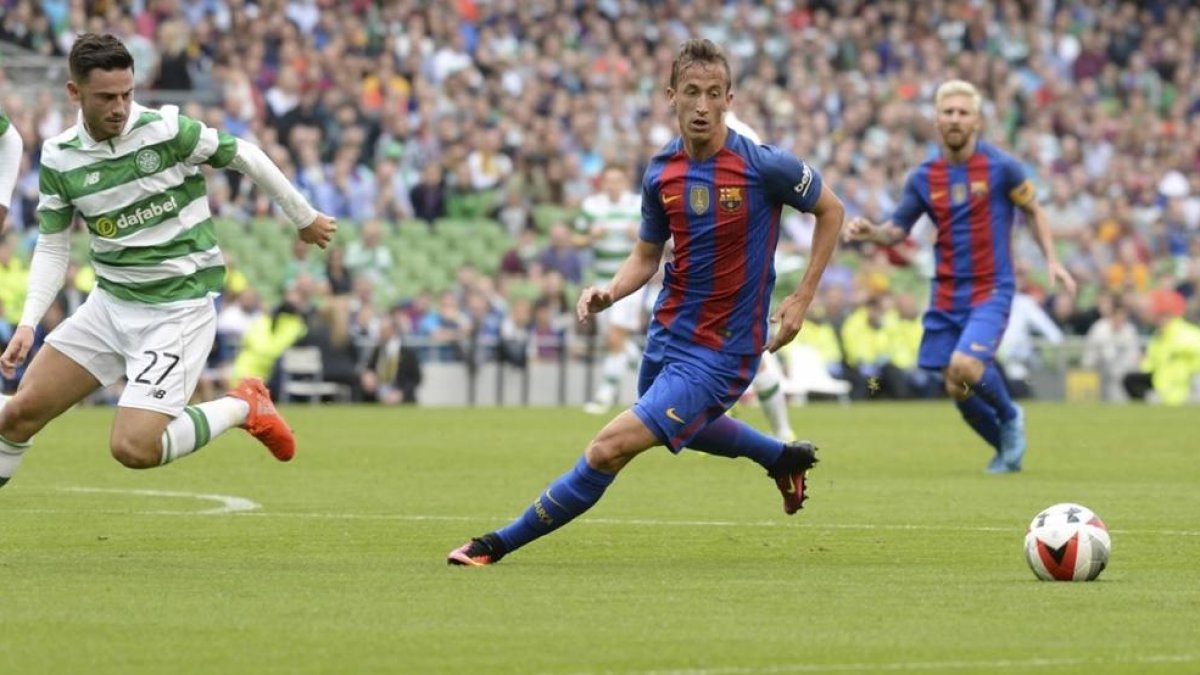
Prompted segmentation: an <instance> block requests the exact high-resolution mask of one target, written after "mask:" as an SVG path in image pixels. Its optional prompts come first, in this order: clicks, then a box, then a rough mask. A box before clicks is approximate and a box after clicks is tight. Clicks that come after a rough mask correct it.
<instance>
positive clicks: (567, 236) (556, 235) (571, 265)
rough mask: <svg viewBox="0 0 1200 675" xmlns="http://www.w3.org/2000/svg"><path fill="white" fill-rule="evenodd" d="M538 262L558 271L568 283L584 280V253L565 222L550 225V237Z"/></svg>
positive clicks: (547, 269)
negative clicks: (576, 244) (580, 250)
mask: <svg viewBox="0 0 1200 675" xmlns="http://www.w3.org/2000/svg"><path fill="white" fill-rule="evenodd" d="M538 262H540V263H541V264H542V267H543V268H545V269H546V271H549V272H558V273H559V274H561V275H562V277H563V279H565V280H566V281H567V282H568V283H571V284H579V283H582V282H583V254H582V253H580V252H579V249H578V248H576V247H575V242H574V240H573V238H572V237H571V230H570V228H568V227H567V225H566V224H565V223H561V222H560V223H554V224H553V225H551V226H550V239H549V242H547V244H546V248H544V249H542V253H541V255H539V256H538Z"/></svg>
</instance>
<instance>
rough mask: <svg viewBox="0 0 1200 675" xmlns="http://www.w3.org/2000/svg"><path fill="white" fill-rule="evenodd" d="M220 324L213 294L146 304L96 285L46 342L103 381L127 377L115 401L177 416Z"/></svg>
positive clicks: (201, 370)
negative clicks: (198, 298) (194, 299)
mask: <svg viewBox="0 0 1200 675" xmlns="http://www.w3.org/2000/svg"><path fill="white" fill-rule="evenodd" d="M216 329H217V312H216V310H215V309H214V308H213V303H212V300H208V299H205V300H204V301H203V302H202V303H192V302H189V303H186V304H181V303H173V304H170V305H147V304H143V303H137V302H126V301H124V300H120V299H118V298H115V297H113V296H111V295H109V294H108V293H105V292H104V291H102V290H100V289H98V288H97V289H96V290H94V291H92V293H91V295H89V296H88V299H87V302H84V303H83V304H82V305H80V307H79V309H78V310H76V311H75V313H74V314H72V315H71V316H70V317H68V318H67V319H66V320H65V321H63V322H62V323H61V324H59V325H58V327H57V328H55V329H54V330H53V331H51V333H50V335H48V336H46V342H48V343H49V344H51V345H53V346H54V348H55V349H57V350H58V351H60V352H62V353H63V354H64V355H66V356H67V358H69V359H71V360H72V361H74V362H75V363H78V364H79V365H81V366H83V368H84V369H86V370H87V371H88V372H89V373H91V374H92V376H93V377H95V378H96V379H97V380H99V381H100V384H101V385H103V386H105V387H107V386H109V385H111V384H114V383H115V382H117V381H118V380H120V379H121V377H125V378H127V379H128V382H127V383H126V385H125V391H124V392H123V393H122V394H121V400H120V401H118V402H117V405H120V406H124V407H126V408H144V409H146V410H155V411H158V412H161V413H164V414H166V415H170V416H171V417H177V416H179V415H180V414H182V413H183V409H184V408H185V407H186V406H187V404H188V401H190V400H191V398H192V393H193V392H194V391H195V390H196V385H197V383H199V381H200V375H201V374H202V373H203V372H204V365H205V362H206V361H207V360H208V353H209V352H210V351H211V350H212V345H213V338H214V337H215V335H216Z"/></svg>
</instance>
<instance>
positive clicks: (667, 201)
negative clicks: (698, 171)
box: [663, 195, 683, 204]
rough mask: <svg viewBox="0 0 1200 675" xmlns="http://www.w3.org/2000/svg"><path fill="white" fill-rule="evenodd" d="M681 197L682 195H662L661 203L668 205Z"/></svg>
mask: <svg viewBox="0 0 1200 675" xmlns="http://www.w3.org/2000/svg"><path fill="white" fill-rule="evenodd" d="M682 196H683V195H663V203H664V204H670V203H671V202H673V201H675V200H676V199H679V198H680V197H682Z"/></svg>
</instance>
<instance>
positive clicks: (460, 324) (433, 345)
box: [417, 291, 471, 361]
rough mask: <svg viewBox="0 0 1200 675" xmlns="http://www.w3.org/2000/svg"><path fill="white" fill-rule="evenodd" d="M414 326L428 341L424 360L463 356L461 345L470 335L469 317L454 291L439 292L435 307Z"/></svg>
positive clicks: (452, 358) (449, 358)
mask: <svg viewBox="0 0 1200 675" xmlns="http://www.w3.org/2000/svg"><path fill="white" fill-rule="evenodd" d="M417 329H418V331H419V333H420V334H421V336H422V337H424V338H425V341H426V344H427V347H426V349H425V356H424V358H425V360H429V361H462V360H463V356H464V354H463V345H464V344H465V343H466V340H467V338H468V337H469V336H470V330H471V321H470V319H469V318H468V317H467V315H466V314H465V313H463V311H462V308H461V307H460V306H459V304H458V298H457V297H455V295H454V293H452V292H450V291H446V292H444V293H442V294H441V296H439V298H438V304H437V308H436V309H434V310H432V311H430V312H429V313H427V314H426V315H425V317H424V318H423V319H422V320H421V323H420V325H419V326H418V327H417Z"/></svg>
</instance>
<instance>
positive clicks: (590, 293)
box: [575, 286, 613, 321]
mask: <svg viewBox="0 0 1200 675" xmlns="http://www.w3.org/2000/svg"><path fill="white" fill-rule="evenodd" d="M612 304H613V297H612V293H609V292H608V289H606V288H600V287H599V286H588V287H587V288H585V289H583V292H582V293H580V294H579V302H577V303H576V304H575V314H576V315H577V316H578V317H579V320H580V321H587V318H588V317H589V316H591V315H593V314H599V313H600V312H603V311H604V310H606V309H608V308H609V307H610V306H612Z"/></svg>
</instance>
